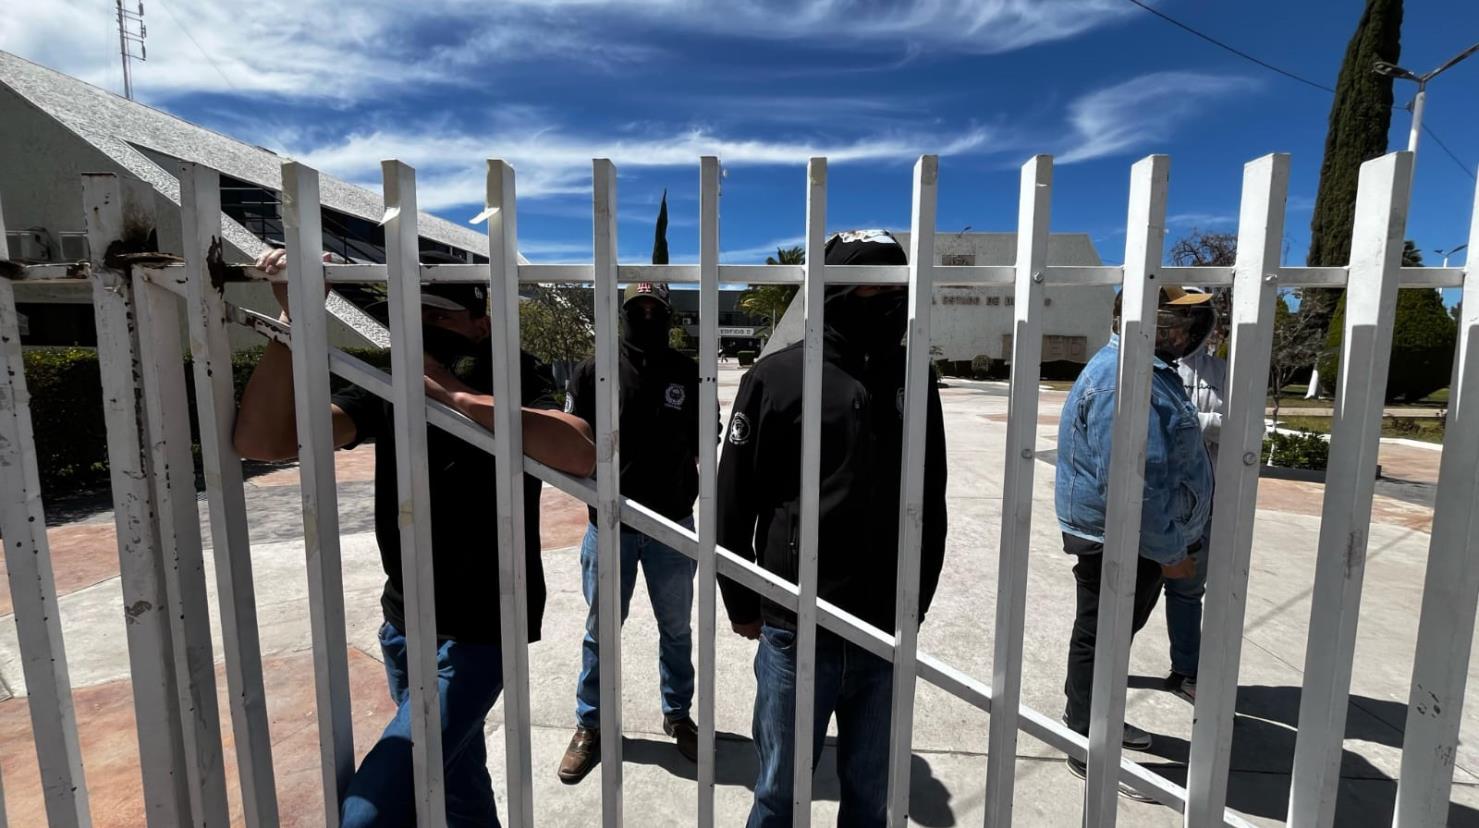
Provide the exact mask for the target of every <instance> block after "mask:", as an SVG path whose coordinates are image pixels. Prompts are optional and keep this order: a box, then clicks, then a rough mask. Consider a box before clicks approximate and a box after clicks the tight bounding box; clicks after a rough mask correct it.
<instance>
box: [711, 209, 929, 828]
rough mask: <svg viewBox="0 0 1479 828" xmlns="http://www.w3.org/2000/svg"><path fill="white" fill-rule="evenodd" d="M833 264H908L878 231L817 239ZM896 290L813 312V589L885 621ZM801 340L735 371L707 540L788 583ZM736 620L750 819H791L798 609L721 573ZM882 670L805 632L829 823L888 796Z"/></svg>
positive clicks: (895, 481) (923, 593) (885, 676)
mask: <svg viewBox="0 0 1479 828" xmlns="http://www.w3.org/2000/svg"><path fill="white" fill-rule="evenodd" d="M826 262H827V264H829V265H850V264H857V265H862V264H873V265H902V264H907V257H906V256H905V255H904V250H903V248H901V247H900V246H899V243H898V242H897V241H896V240H895V239H894V237H893V236H891V235H889V234H888V233H885V232H883V231H881V230H870V231H858V232H850V233H843V234H841V235H839V236H835V237H833V238H832V239H831V240H830V241H828V242H827V258H826ZM906 299H907V293H906V291H905V290H904V289H903V288H902V287H895V286H881V285H863V286H858V287H844V286H840V285H837V286H831V287H828V288H827V291H826V307H825V311H824V313H823V319H824V324H825V330H824V333H823V339H822V396H821V400H820V404H821V407H822V410H821V421H822V423H821V433H822V445H821V492H820V500H821V504H820V512H819V515H818V517H819V521H820V524H819V533H818V550H817V555H818V562H817V595H818V597H819V598H822V599H824V600H827V601H830V602H832V603H833V604H836V605H837V606H839V607H841V608H842V609H844V610H846V611H848V612H850V613H852V614H854V615H856V616H857V617H859V618H860V619H862V620H863V621H864V622H865V623H868V624H871V625H873V626H874V627H877V628H878V629H880V630H887V631H892V630H893V629H894V622H895V617H894V602H895V588H896V583H897V572H898V563H899V561H898V557H899V478H900V469H901V465H900V464H901V463H902V461H903V437H904V435H903V430H904V429H903V405H902V400H903V398H904V364H905V349H904V348H903V346H902V345H901V344H900V343H901V340H902V338H903V335H904V329H905V326H906V324H907V321H908V313H907V308H906V306H905V302H906ZM804 359H805V353H804V346H803V345H802V344H801V343H799V342H798V343H794V344H791V345H789V346H787V347H784V348H781V349H780V350H778V351H776V352H775V353H774V354H772V355H770V356H768V357H766V358H765V359H763V360H760V361H759V362H757V363H755V367H754V368H753V369H751V370H750V371H749V373H747V374H745V376H744V378H743V379H742V380H741V381H740V387H739V393H738V396H737V397H736V399H735V403H734V413H733V415H732V416H731V417H730V420H729V431H728V435H727V437H726V440H727V445H725V447H724V455H723V457H722V459H721V460H720V462H719V480H718V541H719V543H720V544H722V545H723V546H725V547H726V548H728V549H730V550H732V551H734V552H735V553H737V554H739V555H740V556H742V557H744V558H747V559H750V560H757V559H758V560H759V562H760V565H761V566H763V567H765V568H766V569H768V570H770V571H771V572H774V573H776V574H777V575H779V576H781V577H782V578H787V579H790V580H792V581H795V579H796V577H797V567H798V561H797V555H798V553H799V544H800V533H801V457H802V445H801V409H802V399H801V398H802V391H801V386H802V363H803V360H804ZM934 380H935V377H934V373H933V371H931V373H930V375H929V388H928V390H927V399H928V402H927V406H926V412H927V413H926V422H925V423H924V424H923V426H924V428H925V458H924V463H925V472H924V474H925V482H924V517H923V521H924V537H923V540H922V542H921V545H920V582H919V617H920V620H921V621H922V620H923V619H924V614H925V611H926V610H928V609H929V606H930V601H931V599H932V598H933V597H934V594H935V587H936V585H937V584H938V583H939V580H940V570H941V567H942V565H943V562H944V557H945V524H946V515H945V429H944V424H943V419H942V416H941V409H940V395H939V391H938V389H937V388H936V386H935V382H934ZM719 584H720V586H721V588H722V589H723V591H724V604H725V607H726V609H727V610H728V612H729V620H730V623H731V625H732V626H733V628H734V631H735V632H736V633H738V634H740V635H742V636H744V637H746V638H750V639H759V641H760V643H759V646H758V648H757V650H756V653H755V679H756V685H757V686H756V691H755V713H754V720H753V721H754V739H755V749H756V751H757V752H758V753H759V755H760V774H759V778H758V779H756V780H755V800H754V806H753V808H752V809H751V811H750V818H749V823H748V824H749V826H750V828H768V827H769V826H785V827H786V828H789V826H790V825H791V815H792V808H791V794H792V787H793V786H792V779H793V775H792V768H793V763H794V761H795V759H794V757H795V740H796V736H797V734H796V733H795V730H794V728H795V711H796V685H795V681H796V616H795V613H793V612H791V611H789V610H786V609H783V608H781V607H780V606H777V605H775V604H772V603H770V602H769V601H762V600H761V598H760V597H759V596H758V595H756V594H755V593H753V592H750V591H749V590H748V589H746V588H744V587H741V586H739V585H738V584H735V583H734V582H732V581H729V580H727V579H722V578H721V579H720V581H719ZM892 698H893V668H892V667H891V666H890V664H889V663H888V662H887V661H885V660H884V659H881V658H879V657H878V656H875V655H873V654H872V653H870V652H868V651H867V650H866V649H864V648H862V647H859V646H857V645H855V644H852V643H849V642H847V641H844V640H843V639H842V638H840V637H838V636H836V635H833V634H832V633H830V632H827V631H826V630H823V629H821V628H818V629H817V638H816V697H815V699H813V701H814V703H815V707H814V708H813V710H815V715H816V718H815V727H814V728H813V730H812V732H811V733H808V734H803V735H802V738H808V739H811V740H812V757H813V764H812V769H813V770H815V768H816V764H815V763H816V760H817V758H819V757H820V756H821V754H822V739H823V737H824V736H826V734H827V725H828V723H829V722H830V721H831V719H832V717H833V716H834V714H835V716H836V718H837V733H838V737H837V739H838V741H837V773H838V776H839V777H840V780H841V787H842V797H841V802H840V804H839V809H838V816H837V821H838V824H839V825H848V826H882V825H883V824H884V821H885V807H886V798H887V792H888V741H889V737H888V734H889V718H890V715H891V712H892V709H891V701H892Z"/></svg>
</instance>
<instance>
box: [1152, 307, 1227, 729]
mask: <svg viewBox="0 0 1479 828" xmlns="http://www.w3.org/2000/svg"><path fill="white" fill-rule="evenodd" d="M1193 291H1196V289H1195V288H1188V293H1191V292H1193ZM1196 292H1200V291H1196ZM1193 308H1194V310H1193V311H1191V313H1192V314H1193V315H1194V316H1195V319H1194V321H1193V326H1194V327H1193V329H1192V332H1191V339H1192V340H1193V341H1194V342H1196V343H1197V344H1196V345H1195V346H1194V347H1193V348H1192V349H1191V353H1189V354H1187V355H1186V356H1185V357H1182V358H1181V359H1180V360H1178V361H1177V365H1176V373H1178V374H1180V375H1181V382H1182V385H1183V387H1184V388H1185V390H1186V396H1187V398H1188V399H1190V400H1191V404H1192V405H1194V406H1196V409H1197V421H1198V423H1199V424H1200V426H1201V429H1202V443H1203V444H1204V445H1205V446H1206V447H1207V456H1208V459H1209V460H1210V462H1211V464H1212V470H1213V471H1214V472H1215V471H1216V470H1217V444H1218V441H1219V440H1220V439H1221V437H1222V414H1223V407H1224V403H1223V395H1224V394H1225V390H1224V389H1225V388H1226V387H1227V361H1226V360H1224V359H1222V358H1221V357H1219V356H1217V355H1215V354H1214V353H1212V349H1213V348H1215V347H1216V343H1215V341H1214V340H1215V337H1214V333H1215V332H1216V330H1217V313H1216V311H1215V310H1214V309H1213V305H1212V303H1211V302H1207V303H1204V304H1201V305H1195V306H1193ZM1209 509H1210V506H1209ZM1211 544H1212V520H1211V518H1210V513H1209V517H1208V520H1207V528H1206V529H1205V530H1203V531H1202V540H1201V554H1199V555H1197V556H1196V562H1197V568H1196V573H1195V574H1194V575H1192V577H1190V578H1167V579H1166V633H1167V635H1168V636H1169V637H1170V639H1171V675H1170V676H1168V677H1167V678H1166V689H1168V690H1170V691H1171V692H1172V693H1175V694H1176V695H1178V696H1180V697H1182V698H1184V699H1186V700H1187V701H1189V702H1195V701H1196V700H1197V662H1198V660H1199V656H1200V654H1201V651H1202V596H1204V595H1205V594H1206V592H1207V553H1208V552H1210V551H1211V549H1212V545H1211Z"/></svg>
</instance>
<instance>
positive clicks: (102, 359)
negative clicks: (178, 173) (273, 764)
mask: <svg viewBox="0 0 1479 828" xmlns="http://www.w3.org/2000/svg"><path fill="white" fill-rule="evenodd" d="M82 197H83V213H84V215H85V217H86V222H87V242H88V246H89V248H90V249H91V251H92V263H91V264H92V287H93V314H94V318H95V321H96V324H97V336H98V368H99V371H100V374H101V377H102V385H103V416H104V421H105V423H106V427H107V431H108V470H109V477H110V479H111V482H112V489H113V520H114V526H115V528H116V531H117V535H118V568H119V575H120V581H121V586H122V588H123V614H124V629H125V631H126V633H127V637H128V660H129V673H130V676H131V682H130V684H131V686H132V689H133V697H134V716H135V719H136V723H137V728H138V736H139V770H140V773H141V775H142V777H143V786H144V813H145V818H146V819H147V821H148V824H149V825H150V826H151V828H175V826H179V825H184V824H186V823H188V822H190V821H191V812H190V792H189V788H188V778H189V774H188V772H187V771H186V764H187V762H186V758H185V742H184V736H183V733H182V730H181V728H182V724H181V719H180V699H179V697H178V696H177V695H176V692H175V687H176V675H175V660H174V649H175V647H174V638H173V635H172V633H171V630H170V614H171V613H170V604H169V601H168V600H167V598H166V590H165V586H164V561H163V559H162V557H161V555H160V539H159V527H158V525H157V524H156V522H155V521H156V511H155V499H154V492H153V489H152V486H151V484H150V479H151V478H150V470H149V466H150V460H149V458H148V456H147V455H148V452H147V450H146V447H147V446H148V436H147V433H146V431H145V428H146V425H145V412H144V405H143V399H142V396H141V393H142V392H141V389H140V387H139V386H140V375H141V372H142V367H141V365H140V355H139V344H138V340H137V331H136V326H137V318H136V316H135V310H134V291H133V284H132V281H131V280H130V279H129V277H128V275H127V274H126V273H124V272H123V271H122V270H120V269H119V268H118V267H116V266H115V265H113V264H111V263H110V261H109V251H110V250H112V249H113V247H114V245H115V243H117V242H119V241H120V240H121V239H123V237H124V230H125V223H124V203H123V190H122V188H121V187H120V186H119V180H118V177H117V176H116V175H114V174H113V173H95V174H84V175H83V176H82Z"/></svg>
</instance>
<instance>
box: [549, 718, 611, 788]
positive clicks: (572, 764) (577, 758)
mask: <svg viewBox="0 0 1479 828" xmlns="http://www.w3.org/2000/svg"><path fill="white" fill-rule="evenodd" d="M600 762H601V731H600V730H598V729H596V728H594V727H577V728H575V735H574V736H571V737H570V746H569V747H567V748H565V756H564V757H563V758H562V759H560V771H559V776H560V781H561V782H564V783H565V784H566V785H574V784H576V783H577V782H579V781H580V780H582V779H584V778H586V777H587V776H589V775H590V772H591V771H592V770H593V769H594V768H595V767H596V765H598V764H600Z"/></svg>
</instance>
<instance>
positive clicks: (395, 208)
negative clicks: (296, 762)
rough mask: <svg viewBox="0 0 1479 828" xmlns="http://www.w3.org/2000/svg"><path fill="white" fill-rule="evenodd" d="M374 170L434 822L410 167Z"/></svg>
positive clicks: (399, 494) (442, 803)
mask: <svg viewBox="0 0 1479 828" xmlns="http://www.w3.org/2000/svg"><path fill="white" fill-rule="evenodd" d="M380 170H381V173H382V175H383V176H384V179H385V266H386V279H385V282H386V288H387V291H388V299H389V303H388V304H389V306H390V308H389V310H390V385H391V394H392V396H393V398H394V400H393V412H394V413H393V417H394V421H395V423H394V425H395V482H396V520H397V523H398V524H399V529H400V543H401V585H402V586H401V593H402V594H403V595H404V596H405V601H406V662H407V667H408V671H409V673H410V691H411V765H412V768H413V771H414V778H415V785H416V787H415V791H416V823H417V824H418V825H430V826H440V825H444V824H446V821H447V815H446V810H447V808H446V806H447V801H446V795H445V793H444V787H443V779H442V714H441V710H442V705H441V696H440V693H439V692H438V688H437V684H438V678H437V611H436V590H435V580H434V578H433V568H434V566H435V558H434V555H433V550H432V548H431V502H430V501H431V494H430V485H431V484H430V482H429V481H430V478H429V476H428V471H427V459H426V381H425V380H424V379H423V376H424V373H425V368H424V365H423V363H424V361H425V357H424V356H423V355H422V350H421V261H420V252H421V250H420V241H419V240H418V238H417V234H416V172H415V170H413V169H411V167H409V166H407V165H406V164H402V163H401V162H399V161H383V162H381V164H380ZM477 738H482V734H481V733H479V734H477Z"/></svg>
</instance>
